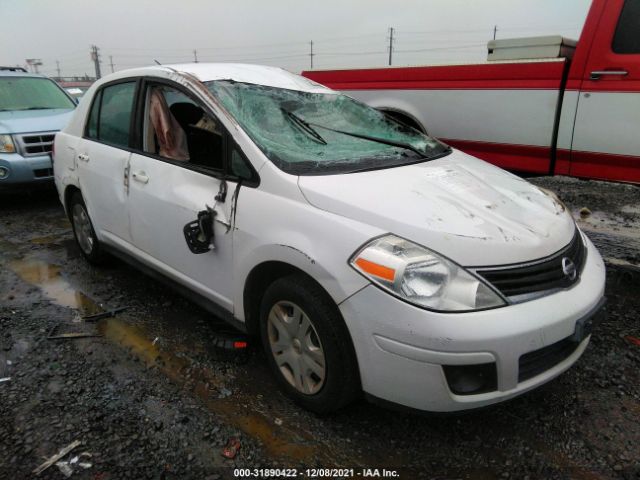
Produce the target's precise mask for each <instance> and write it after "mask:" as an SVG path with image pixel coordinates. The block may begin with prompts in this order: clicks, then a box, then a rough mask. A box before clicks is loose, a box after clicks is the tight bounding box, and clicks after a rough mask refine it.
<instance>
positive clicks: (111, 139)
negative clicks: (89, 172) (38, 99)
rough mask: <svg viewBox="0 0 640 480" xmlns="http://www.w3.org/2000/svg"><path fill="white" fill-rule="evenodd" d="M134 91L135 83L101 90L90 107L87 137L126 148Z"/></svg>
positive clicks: (120, 84) (121, 84)
mask: <svg viewBox="0 0 640 480" xmlns="http://www.w3.org/2000/svg"><path fill="white" fill-rule="evenodd" d="M135 91H136V82H126V83H118V84H116V85H111V86H108V87H105V88H103V89H102V90H101V91H100V92H99V93H98V95H97V96H96V98H95V100H94V102H93V105H92V107H91V113H90V115H89V121H88V123H87V136H88V137H89V138H93V139H96V140H99V141H101V142H105V143H109V144H111V145H115V146H118V147H128V146H129V131H130V129H131V115H132V112H133V101H134V97H135Z"/></svg>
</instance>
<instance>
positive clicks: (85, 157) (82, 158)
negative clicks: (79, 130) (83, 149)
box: [78, 153, 89, 162]
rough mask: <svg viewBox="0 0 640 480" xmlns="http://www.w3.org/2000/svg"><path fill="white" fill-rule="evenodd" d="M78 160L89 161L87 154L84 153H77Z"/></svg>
mask: <svg viewBox="0 0 640 480" xmlns="http://www.w3.org/2000/svg"><path fill="white" fill-rule="evenodd" d="M78 160H80V161H81V162H88V161H89V155H85V154H84V153H79V154H78Z"/></svg>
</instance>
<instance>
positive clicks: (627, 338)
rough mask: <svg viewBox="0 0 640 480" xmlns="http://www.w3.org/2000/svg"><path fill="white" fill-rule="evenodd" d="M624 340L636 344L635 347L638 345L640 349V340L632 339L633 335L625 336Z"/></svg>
mask: <svg viewBox="0 0 640 480" xmlns="http://www.w3.org/2000/svg"><path fill="white" fill-rule="evenodd" d="M624 339H625V340H626V341H627V342H629V343H632V344H634V345H636V346H638V347H640V338H637V337H632V336H631V335H627V336H625V337H624Z"/></svg>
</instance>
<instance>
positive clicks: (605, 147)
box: [303, 0, 640, 183]
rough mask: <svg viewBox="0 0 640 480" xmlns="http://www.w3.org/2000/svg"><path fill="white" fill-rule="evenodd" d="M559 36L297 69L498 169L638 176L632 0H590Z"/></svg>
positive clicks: (637, 65) (637, 31)
mask: <svg viewBox="0 0 640 480" xmlns="http://www.w3.org/2000/svg"><path fill="white" fill-rule="evenodd" d="M558 38H560V37H558ZM532 40H533V39H532ZM561 40H562V41H561V42H560V44H559V45H558V46H559V47H560V48H559V49H558V55H557V58H531V57H536V55H537V54H538V55H539V54H540V52H541V51H542V52H543V53H544V52H548V49H547V50H545V49H544V48H542V49H540V48H538V49H537V51H538V53H537V54H536V53H535V51H536V48H526V45H524V44H523V45H521V47H522V48H519V47H518V43H517V42H514V41H512V43H511V47H512V48H511V50H512V51H515V52H518V51H520V52H521V53H522V55H520V57H519V58H520V59H519V60H506V61H505V60H499V61H491V60H488V61H487V62H485V63H479V64H467V65H439V66H420V67H400V68H394V67H389V68H374V69H353V70H330V71H329V70H325V71H307V72H303V75H304V76H306V77H308V78H310V79H313V80H315V81H317V82H319V83H322V84H324V85H327V86H329V87H331V88H333V89H336V90H341V91H344V92H345V93H347V94H349V95H351V96H353V97H355V98H357V99H360V100H362V101H364V102H366V103H368V104H370V105H372V106H374V107H376V108H379V109H381V110H385V111H387V112H389V113H390V114H392V115H394V116H396V117H398V118H400V119H401V120H403V121H404V122H406V123H408V124H411V125H412V126H414V127H416V128H419V129H421V130H423V131H425V132H427V133H429V134H430V135H433V136H435V137H438V138H440V139H442V140H443V141H445V142H446V143H448V144H450V145H452V146H454V147H457V148H459V149H461V150H463V151H466V152H468V153H470V154H472V155H475V156H477V157H479V158H482V159H485V160H487V161H489V162H491V163H494V164H496V165H499V166H501V167H504V168H508V169H512V170H517V171H523V172H534V173H542V174H547V173H548V174H563V175H572V176H576V177H588V178H601V179H610V180H620V181H627V182H636V183H637V182H640V0H594V1H593V3H592V5H591V9H590V10H589V14H588V16H587V19H586V22H585V25H584V27H583V30H582V34H581V36H580V39H579V41H578V42H577V44H576V43H575V42H573V43H572V42H570V41H566V40H563V39H561ZM498 46H499V42H489V58H491V57H492V56H493V52H492V48H494V47H498ZM538 47H540V45H538ZM565 47H567V48H565ZM574 47H575V48H574ZM527 52H534V53H533V54H532V55H531V56H530V57H528V58H526V57H527ZM523 57H525V58H523ZM498 58H499V56H498ZM503 58H504V57H503ZM507 58H509V57H508V55H507Z"/></svg>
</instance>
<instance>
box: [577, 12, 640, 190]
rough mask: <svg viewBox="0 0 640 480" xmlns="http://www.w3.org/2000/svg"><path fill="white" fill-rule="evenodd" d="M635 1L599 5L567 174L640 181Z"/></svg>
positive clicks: (639, 38) (639, 17)
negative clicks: (601, 9) (602, 7)
mask: <svg viewBox="0 0 640 480" xmlns="http://www.w3.org/2000/svg"><path fill="white" fill-rule="evenodd" d="M639 131H640V0H610V1H609V2H608V3H607V7H606V8H605V9H604V10H603V12H602V16H601V18H600V23H599V24H598V28H597V30H596V32H595V37H594V39H593V44H592V47H591V52H590V54H589V58H588V59H587V65H586V68H585V70H584V78H583V79H582V86H581V90H580V93H579V100H578V109H577V115H576V120H575V126H574V134H573V144H572V152H571V167H570V169H571V170H570V173H571V175H575V176H583V177H593V178H605V179H613V180H626V181H633V182H640V134H639Z"/></svg>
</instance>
